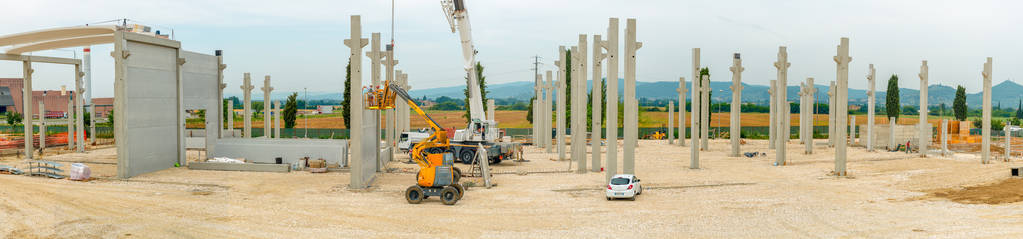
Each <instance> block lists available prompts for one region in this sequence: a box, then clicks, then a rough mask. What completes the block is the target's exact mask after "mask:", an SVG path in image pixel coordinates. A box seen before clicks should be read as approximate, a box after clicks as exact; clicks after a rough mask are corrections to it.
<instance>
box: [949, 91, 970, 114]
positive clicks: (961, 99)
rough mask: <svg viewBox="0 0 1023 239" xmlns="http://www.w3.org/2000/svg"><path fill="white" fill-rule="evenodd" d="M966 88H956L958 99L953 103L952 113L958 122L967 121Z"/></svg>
mask: <svg viewBox="0 0 1023 239" xmlns="http://www.w3.org/2000/svg"><path fill="white" fill-rule="evenodd" d="M967 110H968V109H967V107H966V87H963V86H961V85H960V86H958V87H956V98H955V100H953V101H952V111H953V112H954V113H955V117H956V120H959V121H963V120H966V112H967Z"/></svg>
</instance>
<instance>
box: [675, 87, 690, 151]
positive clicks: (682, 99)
mask: <svg viewBox="0 0 1023 239" xmlns="http://www.w3.org/2000/svg"><path fill="white" fill-rule="evenodd" d="M675 91H676V92H678V145H679V146H686V111H688V110H686V93H687V92H688V89H687V88H686V78H685V77H679V78H678V88H676V89H675Z"/></svg>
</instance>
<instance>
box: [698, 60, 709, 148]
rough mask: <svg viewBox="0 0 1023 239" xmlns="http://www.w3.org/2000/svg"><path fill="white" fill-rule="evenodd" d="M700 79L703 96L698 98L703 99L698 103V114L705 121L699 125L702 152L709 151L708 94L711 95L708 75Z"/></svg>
mask: <svg viewBox="0 0 1023 239" xmlns="http://www.w3.org/2000/svg"><path fill="white" fill-rule="evenodd" d="M700 79H701V81H702V82H703V83H702V86H700V87H701V88H703V89H702V91H703V95H702V96H700V97H703V100H701V101H700V103H702V104H703V106H701V107H700V108H701V109H700V114H701V115H703V116H702V117H701V120H705V121H707V122H703V123H702V124H700V143H701V145H700V147H701V148H702V149H703V150H710V137H709V135H710V123H711V120H710V94H711V88H710V76H709V75H702V76H700Z"/></svg>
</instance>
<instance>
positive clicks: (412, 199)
mask: <svg viewBox="0 0 1023 239" xmlns="http://www.w3.org/2000/svg"><path fill="white" fill-rule="evenodd" d="M425 196H426V193H424V192H423V188H421V187H419V186H410V187H408V189H405V200H406V201H408V203H409V204H419V203H421V202H423V199H425V198H426V197H425Z"/></svg>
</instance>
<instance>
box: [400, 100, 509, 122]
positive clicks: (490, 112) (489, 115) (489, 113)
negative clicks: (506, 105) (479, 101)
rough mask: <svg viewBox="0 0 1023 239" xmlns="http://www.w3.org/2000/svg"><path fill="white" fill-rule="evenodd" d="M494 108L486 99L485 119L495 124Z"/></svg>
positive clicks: (491, 102) (490, 101)
mask: <svg viewBox="0 0 1023 239" xmlns="http://www.w3.org/2000/svg"><path fill="white" fill-rule="evenodd" d="M496 108H497V106H495V105H494V99H487V119H490V120H492V121H494V122H497V118H494V115H495V113H494V112H495V111H496V110H497V109H496ZM395 122H397V121H395ZM395 128H397V127H395Z"/></svg>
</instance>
